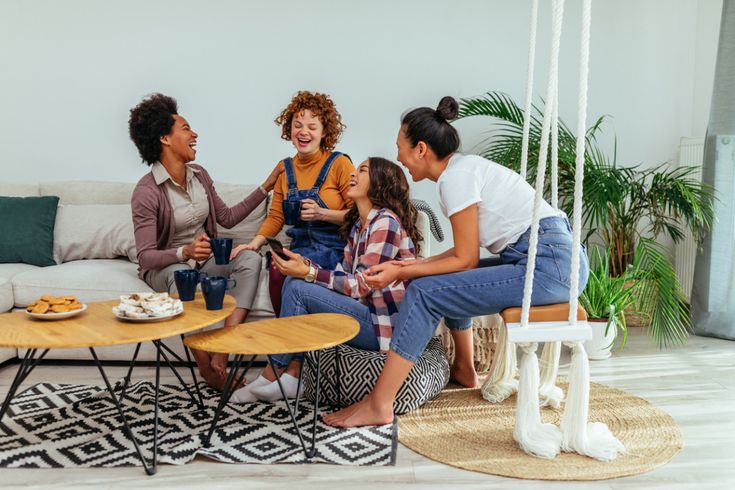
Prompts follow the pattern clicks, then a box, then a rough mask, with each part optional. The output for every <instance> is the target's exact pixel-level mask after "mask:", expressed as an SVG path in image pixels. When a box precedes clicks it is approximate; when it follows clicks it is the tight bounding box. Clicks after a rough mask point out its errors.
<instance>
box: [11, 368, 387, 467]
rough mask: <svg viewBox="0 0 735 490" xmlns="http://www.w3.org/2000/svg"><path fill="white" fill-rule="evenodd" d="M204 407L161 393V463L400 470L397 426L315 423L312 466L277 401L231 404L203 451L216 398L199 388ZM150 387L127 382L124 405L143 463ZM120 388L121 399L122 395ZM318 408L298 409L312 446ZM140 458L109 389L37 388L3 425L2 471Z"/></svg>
mask: <svg viewBox="0 0 735 490" xmlns="http://www.w3.org/2000/svg"><path fill="white" fill-rule="evenodd" d="M200 386H201V389H202V396H203V398H204V403H205V409H204V410H200V409H199V408H198V407H197V406H196V405H195V404H193V403H192V401H191V398H189V396H188V395H187V393H186V391H185V390H184V389H183V388H182V387H181V386H179V385H161V387H160V390H159V422H158V423H159V428H158V430H159V434H158V462H159V463H162V464H174V465H182V464H185V463H187V462H189V461H191V460H192V459H194V457H195V456H197V455H202V456H205V457H208V458H211V459H214V460H217V461H222V462H226V463H263V464H272V463H331V464H340V465H355V466H371V465H375V466H381V465H392V464H395V455H396V444H397V440H398V437H397V436H398V434H397V429H396V425H395V422H394V423H393V424H389V425H384V426H378V427H360V428H355V429H336V428H333V427H330V426H328V425H326V424H324V423H323V422H321V419H320V420H319V421H318V422H317V427H316V431H317V437H316V450H317V452H316V455H315V457H314V458H312V459H311V460H309V459H307V458H306V456H305V455H304V452H303V450H302V448H301V443H300V442H299V438H298V436H297V435H296V432H295V430H294V428H293V425H292V423H291V418H290V416H289V414H288V410H287V409H286V406H285V404H284V403H283V402H279V403H274V404H271V403H246V404H234V403H230V404H228V405H227V407H226V408H225V410H224V412H223V414H222V417H221V418H220V420H219V422H218V423H217V428H216V429H215V433H214V435H213V437H212V445H211V447H209V448H205V447H204V445H203V440H204V438H205V437H206V434H207V431H208V430H209V426H210V423H211V420H212V416H213V414H214V409H215V407H216V406H217V403H218V402H219V393H217V392H215V391H214V390H211V389H209V388H207V387H205V386H204V385H203V384H202V385H200ZM153 388H154V386H153V384H152V383H150V382H148V381H140V382H137V383H134V384H131V385H130V387H129V388H128V392H127V394H126V398H125V403H124V405H123V408H124V412H125V415H126V417H127V419H128V424H129V425H130V427H131V429H132V431H133V433H134V434H135V436H136V438H137V439H138V442H139V444H141V448H142V450H143V454H144V455H145V456H146V458H148V459H150V458H151V451H152V445H153V444H152V442H153V394H154V390H153ZM119 393H120V392H119V390H116V395H119ZM313 407H314V406H313V404H311V403H310V402H306V401H304V402H302V403H301V410H300V413H299V414H298V415H297V421H298V423H299V427H300V428H301V430H302V434H303V435H304V438H305V439H306V441H307V447H309V446H310V442H311V422H312V417H313V413H314V412H313ZM140 465H141V464H140V460H139V459H138V457H137V454H136V453H135V449H134V447H133V444H132V443H131V442H130V440H129V439H128V438H127V437H126V436H125V434H124V432H123V429H122V423H121V421H120V418H119V416H118V414H117V410H116V409H115V405H114V404H113V403H112V400H110V397H109V395H108V393H107V390H105V389H104V388H100V387H96V386H85V385H57V384H47V383H42V384H37V385H35V386H33V387H31V388H29V389H27V390H26V391H24V392H23V393H20V394H18V395H16V397H15V399H14V400H13V403H12V404H11V406H10V409H9V410H8V413H7V414H6V415H5V417H3V420H2V421H0V468H71V467H118V466H140Z"/></svg>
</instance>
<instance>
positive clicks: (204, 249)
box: [182, 233, 212, 262]
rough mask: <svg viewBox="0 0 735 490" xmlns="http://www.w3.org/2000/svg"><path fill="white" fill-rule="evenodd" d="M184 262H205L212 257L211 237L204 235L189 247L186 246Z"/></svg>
mask: <svg viewBox="0 0 735 490" xmlns="http://www.w3.org/2000/svg"><path fill="white" fill-rule="evenodd" d="M182 254H183V256H184V260H191V259H194V260H196V261H197V262H204V261H205V260H207V259H208V258H209V256H210V255H212V247H211V246H210V245H209V237H208V236H207V234H206V233H202V234H201V235H199V236H198V237H196V238H195V239H194V241H193V242H191V243H190V244H189V245H184V250H183V253H182Z"/></svg>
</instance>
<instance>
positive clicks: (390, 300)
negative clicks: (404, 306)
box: [315, 208, 416, 351]
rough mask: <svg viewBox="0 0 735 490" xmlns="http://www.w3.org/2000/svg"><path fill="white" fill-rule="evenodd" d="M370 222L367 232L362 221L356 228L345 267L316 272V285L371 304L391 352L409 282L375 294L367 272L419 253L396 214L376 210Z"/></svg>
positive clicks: (382, 344)
mask: <svg viewBox="0 0 735 490" xmlns="http://www.w3.org/2000/svg"><path fill="white" fill-rule="evenodd" d="M367 221H368V223H367V226H366V227H365V229H364V230H363V229H362V224H361V223H360V220H359V219H358V220H357V223H355V226H353V227H352V230H351V231H350V236H349V238H348V240H347V246H345V255H344V259H343V260H342V263H341V264H337V267H336V268H335V269H334V270H329V269H322V268H320V267H317V268H316V269H317V272H316V281H315V283H317V284H320V285H322V286H324V287H326V288H329V289H332V290H334V291H337V292H338V293H342V294H344V295H346V296H351V297H353V298H355V299H357V300H359V301H360V302H362V303H363V304H367V306H368V309H369V310H370V315H371V316H372V319H373V325H374V326H375V333H376V335H377V337H378V342H379V344H380V350H381V351H387V350H388V348H389V346H390V339H391V337H392V335H393V324H394V323H395V322H396V321H397V320H398V306H399V305H400V304H401V301H403V296H404V295H405V293H406V288H407V287H408V283H409V281H396V282H394V283H393V284H389V285H388V286H387V287H385V288H383V289H376V290H373V289H371V288H370V286H368V285H367V283H366V282H365V276H364V271H365V269H368V268H370V267H372V266H374V265H377V264H380V263H381V262H387V261H389V260H402V259H414V258H416V249H415V247H414V243H413V240H411V238H410V237H409V236H408V235H407V234H406V230H404V229H403V226H401V222H400V220H399V219H398V217H397V216H396V215H395V214H394V213H393V212H392V211H390V210H388V209H385V208H382V209H377V208H373V209H372V210H371V211H370V213H369V214H368V216H367Z"/></svg>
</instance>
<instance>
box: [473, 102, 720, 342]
mask: <svg viewBox="0 0 735 490" xmlns="http://www.w3.org/2000/svg"><path fill="white" fill-rule="evenodd" d="M472 116H487V117H490V118H492V119H493V123H492V126H491V131H490V133H489V136H488V138H487V139H486V140H485V141H484V142H483V144H482V148H481V149H480V154H481V155H483V156H484V157H486V158H488V159H490V160H493V161H495V162H497V163H499V164H501V165H505V166H507V167H509V168H512V169H514V170H516V171H518V170H519V168H520V159H521V158H520V156H521V141H522V129H523V111H522V110H521V108H520V107H519V106H518V105H517V104H516V103H515V102H514V101H513V100H512V99H511V98H510V97H509V96H508V95H506V94H503V93H500V92H488V93H486V94H485V95H483V96H480V97H475V98H470V99H462V100H461V103H460V111H459V117H460V118H464V117H472ZM542 119H543V112H542V109H540V108H539V107H537V106H534V108H533V113H532V115H531V126H530V137H529V153H528V175H527V178H528V179H529V180H531V181H532V180H535V178H536V168H537V162H538V151H539V146H540V139H541V122H542ZM604 121H605V117H604V116H603V117H600V118H598V119H597V120H595V122H594V123H593V124H592V125H591V126H590V127H589V128H588V129H587V131H586V143H587V144H586V149H585V155H584V157H585V175H584V201H583V203H582V208H583V215H582V223H583V226H584V228H585V230H587V234H586V237H585V242H586V243H588V244H589V243H591V242H601V243H602V244H603V245H604V246H605V248H606V249H608V250H609V251H610V253H609V257H608V261H609V272H610V274H611V275H612V276H615V277H617V276H621V275H624V274H625V273H626V271H627V269H628V267H629V266H630V265H631V264H633V263H636V262H637V264H638V267H639V268H640V269H639V270H640V271H646V276H645V277H646V278H645V280H642V281H643V283H642V284H641V286H640V288H641V289H640V291H639V295H638V298H637V299H638V301H639V303H638V308H639V309H640V310H641V311H643V312H644V313H645V316H646V317H647V319H648V321H649V332H650V334H651V336H652V337H653V339H654V341H655V342H656V343H657V344H658V345H659V346H660V347H666V346H670V345H674V344H681V343H683V342H685V341H686V338H687V336H688V330H689V312H688V308H687V305H686V301H685V298H684V295H683V293H682V288H681V285H680V284H679V281H678V279H677V277H676V274H675V272H674V269H673V266H672V265H671V263H670V262H669V260H668V258H667V254H666V251H665V250H664V249H663V248H662V247H661V246H660V245H659V244H658V243H657V242H656V239H657V238H658V237H660V236H668V237H670V238H671V239H672V240H673V241H674V242H675V243H676V242H678V241H680V240H681V239H682V238H683V237H684V233H685V229H689V230H690V231H691V232H692V233H693V234H694V236H695V237H697V238H701V237H702V236H703V235H704V234H705V233H706V231H707V230H708V229H709V227H710V225H711V223H712V219H713V214H714V211H713V206H712V199H713V197H712V192H711V189H710V188H708V187H707V186H705V185H703V184H702V183H701V182H699V181H697V180H695V179H693V178H692V173H693V172H694V170H695V168H694V167H680V168H671V167H669V166H667V165H666V164H662V165H659V166H657V167H654V168H651V169H643V168H641V167H640V166H627V167H626V166H618V165H617V163H616V158H615V155H614V156H613V158H612V159H610V158H608V157H607V155H605V154H604V153H603V152H602V150H601V149H600V148H599V146H598V145H597V136H598V135H599V134H600V132H601V129H602V125H603V123H604ZM575 144H576V138H575V136H574V134H573V133H572V132H571V131H570V130H569V128H568V126H567V125H566V124H564V122H563V121H559V201H560V203H559V206H560V207H561V208H562V209H563V210H564V211H566V212H567V214H568V215H570V216H571V212H572V204H573V203H572V196H573V188H574V174H575V165H574V163H575V156H576V152H575ZM547 168H550V166H548V167H547ZM546 181H547V182H549V181H550V179H548V178H547V180H546Z"/></svg>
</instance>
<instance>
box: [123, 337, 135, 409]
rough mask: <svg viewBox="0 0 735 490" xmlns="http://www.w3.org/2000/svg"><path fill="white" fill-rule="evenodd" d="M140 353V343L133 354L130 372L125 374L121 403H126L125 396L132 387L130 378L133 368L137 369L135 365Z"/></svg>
mask: <svg viewBox="0 0 735 490" xmlns="http://www.w3.org/2000/svg"><path fill="white" fill-rule="evenodd" d="M139 352H140V342H138V345H136V346H135V352H134V353H133V359H132V360H131V361H130V366H129V367H128V372H127V374H125V377H124V378H123V385H122V389H121V390H120V403H125V395H126V393H127V391H128V386H130V378H131V377H132V375H133V368H134V367H135V363H136V362H137V360H138V353H139Z"/></svg>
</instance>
